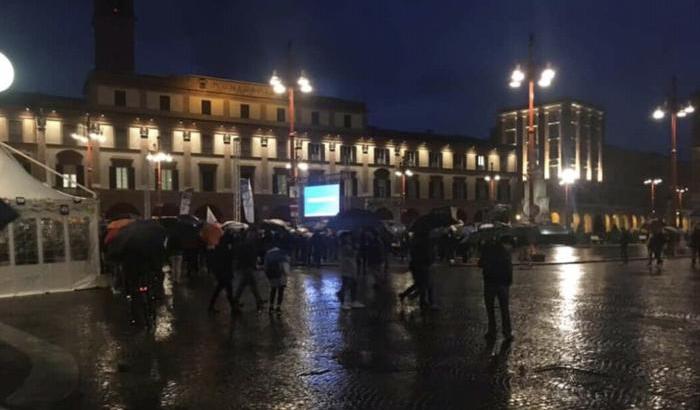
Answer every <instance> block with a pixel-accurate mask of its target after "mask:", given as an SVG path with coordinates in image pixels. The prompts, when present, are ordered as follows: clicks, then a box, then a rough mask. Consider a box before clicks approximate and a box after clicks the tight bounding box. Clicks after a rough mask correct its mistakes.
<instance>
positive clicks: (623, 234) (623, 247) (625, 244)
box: [620, 228, 632, 265]
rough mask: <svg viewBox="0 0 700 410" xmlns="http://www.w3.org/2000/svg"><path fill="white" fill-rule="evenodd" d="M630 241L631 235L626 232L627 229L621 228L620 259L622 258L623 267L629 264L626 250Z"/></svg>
mask: <svg viewBox="0 0 700 410" xmlns="http://www.w3.org/2000/svg"><path fill="white" fill-rule="evenodd" d="M631 240H632V235H631V234H630V231H628V230H627V228H623V229H622V232H621V233H620V258H622V263H623V264H625V265H627V263H628V262H629V256H628V252H627V250H628V248H629V244H630V242H631Z"/></svg>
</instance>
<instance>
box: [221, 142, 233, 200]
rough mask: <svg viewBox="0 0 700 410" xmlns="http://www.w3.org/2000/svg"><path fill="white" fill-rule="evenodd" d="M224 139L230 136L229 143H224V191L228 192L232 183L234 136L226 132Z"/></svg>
mask: <svg viewBox="0 0 700 410" xmlns="http://www.w3.org/2000/svg"><path fill="white" fill-rule="evenodd" d="M223 138H224V141H226V140H227V138H230V139H229V140H228V141H229V143H228V144H224V189H223V190H224V191H225V192H228V191H231V190H232V188H231V184H232V175H231V172H232V169H233V166H232V164H231V154H232V152H233V150H232V148H231V147H233V138H232V136H231V135H227V134H224V136H223Z"/></svg>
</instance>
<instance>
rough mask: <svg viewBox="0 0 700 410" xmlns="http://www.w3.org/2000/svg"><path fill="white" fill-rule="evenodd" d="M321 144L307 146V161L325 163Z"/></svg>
mask: <svg viewBox="0 0 700 410" xmlns="http://www.w3.org/2000/svg"><path fill="white" fill-rule="evenodd" d="M323 148H324V146H323V144H309V161H325V160H326V158H325V157H326V155H325V154H326V152H325V150H324V149H323Z"/></svg>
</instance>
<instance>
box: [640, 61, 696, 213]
mask: <svg viewBox="0 0 700 410" xmlns="http://www.w3.org/2000/svg"><path fill="white" fill-rule="evenodd" d="M677 88H678V87H677V84H676V76H675V75H674V76H673V77H672V78H671V93H670V95H669V97H668V99H667V100H666V101H665V102H664V104H663V106H660V107H657V108H656V109H655V110H654V112H653V113H652V115H651V116H652V118H653V119H655V120H657V121H660V120H663V119H664V117H665V116H666V114H667V113H668V114H670V116H669V117H670V127H671V130H670V131H671V172H670V174H671V175H670V176H671V191H674V190H677V188H678V149H677V145H678V136H677V134H678V118H685V117H687V116H688V115H690V114H692V113H693V112H695V107H693V105H692V104H691V103H690V102H689V103H688V105H686V106H685V107H682V106H681V104H680V103H679V102H678V90H677ZM678 199H679V198H678V197H674V199H673V209H672V211H673V213H674V214H675V215H677V214H678V210H679V209H680V203H679V200H678ZM676 226H678V225H676Z"/></svg>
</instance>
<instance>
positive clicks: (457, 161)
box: [452, 154, 467, 169]
mask: <svg viewBox="0 0 700 410" xmlns="http://www.w3.org/2000/svg"><path fill="white" fill-rule="evenodd" d="M466 165H467V162H466V161H465V160H464V154H454V157H453V164H452V168H454V169H465V168H466Z"/></svg>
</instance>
